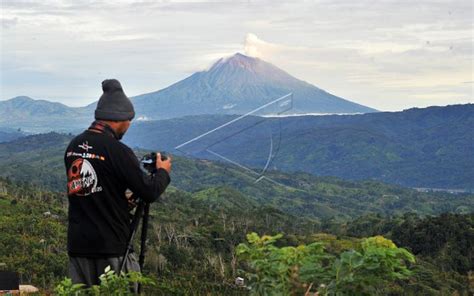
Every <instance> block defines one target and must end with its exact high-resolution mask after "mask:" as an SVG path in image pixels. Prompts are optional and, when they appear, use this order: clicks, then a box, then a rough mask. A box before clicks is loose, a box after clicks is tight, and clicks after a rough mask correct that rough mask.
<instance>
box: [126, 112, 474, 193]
mask: <svg viewBox="0 0 474 296" xmlns="http://www.w3.org/2000/svg"><path fill="white" fill-rule="evenodd" d="M235 118H236V116H223V115H209V116H189V117H183V118H176V119H170V120H161V121H150V122H137V123H135V124H134V125H132V127H131V130H130V132H129V133H128V134H127V135H126V137H125V139H124V140H125V141H126V142H127V143H129V144H130V145H132V146H138V147H142V148H147V149H158V150H167V151H175V150H174V148H175V147H176V146H178V145H180V144H182V143H185V142H186V141H188V140H191V139H193V138H194V137H197V136H199V135H201V134H202V133H205V132H208V131H210V130H212V129H214V128H216V127H219V126H220V125H222V124H224V123H227V122H229V121H231V120H233V119H235ZM204 147H205V148H206V149H207V148H210V149H211V150H212V151H214V152H216V153H218V154H220V155H222V156H224V157H226V158H228V159H231V160H233V161H237V162H239V163H241V164H244V165H247V166H251V167H258V168H263V167H264V165H265V163H266V161H267V159H268V156H269V153H270V152H272V154H273V155H274V159H273V161H272V162H271V163H270V168H272V169H277V170H281V171H285V172H290V171H294V172H297V171H304V172H308V173H312V174H314V175H318V176H336V177H340V178H343V179H350V180H365V179H372V180H377V181H382V182H387V183H391V184H396V185H402V186H408V187H429V188H455V189H464V190H474V154H473V152H472V151H474V105H473V104H466V105H453V106H446V107H429V108H423V109H419V108H413V109H409V110H405V111H403V112H378V113H369V114H361V115H330V116H299V117H284V118H267V119H262V118H260V117H247V118H245V119H243V120H239V121H237V122H236V123H233V124H231V125H228V126H226V127H225V128H222V129H220V130H218V131H216V132H213V133H211V134H209V135H206V136H205V137H203V138H200V139H199V140H198V141H195V142H193V143H192V144H188V145H186V146H184V147H182V148H181V150H183V151H184V152H186V153H189V154H190V155H192V156H194V157H201V158H203V157H205V158H209V159H216V157H215V155H214V154H211V153H206V151H205V150H206V149H204Z"/></svg>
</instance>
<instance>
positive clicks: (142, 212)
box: [119, 199, 150, 294]
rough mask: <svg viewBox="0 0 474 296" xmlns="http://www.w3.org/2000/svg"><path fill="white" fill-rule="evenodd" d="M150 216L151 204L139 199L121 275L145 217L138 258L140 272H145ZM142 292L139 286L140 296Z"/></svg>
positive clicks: (121, 266) (121, 267)
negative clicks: (141, 221) (141, 220)
mask: <svg viewBox="0 0 474 296" xmlns="http://www.w3.org/2000/svg"><path fill="white" fill-rule="evenodd" d="M149 216H150V204H149V203H147V202H145V201H143V200H141V199H139V200H138V205H137V208H136V210H135V214H134V215H133V219H132V223H131V225H130V228H131V233H130V237H129V238H128V243H127V249H126V251H125V254H124V256H123V258H122V263H121V264H120V271H119V274H121V273H122V271H123V270H124V267H125V262H126V260H127V257H128V255H129V254H130V253H131V252H133V239H134V238H135V234H136V233H137V230H138V226H139V225H140V219H141V218H142V217H143V223H142V233H141V242H140V256H139V257H138V264H139V265H140V271H143V265H144V263H145V253H146V237H147V233H148V218H149ZM140 292H141V285H140V284H138V294H140Z"/></svg>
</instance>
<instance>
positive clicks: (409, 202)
mask: <svg viewBox="0 0 474 296" xmlns="http://www.w3.org/2000/svg"><path fill="white" fill-rule="evenodd" d="M70 139H71V136H69V135H61V134H56V133H49V134H44V135H36V136H29V137H25V138H21V139H18V140H15V141H13V142H8V143H0V167H1V168H2V170H0V176H3V177H8V178H10V179H12V180H15V181H20V182H26V183H29V184H35V185H36V186H38V187H39V188H45V189H47V190H52V191H59V192H63V191H64V188H65V187H64V186H65V185H64V184H65V178H66V174H65V170H64V167H63V166H64V164H63V154H64V150H65V147H66V145H67V143H68V142H69V141H70ZM138 153H139V154H140V153H144V151H138ZM173 168H174V169H173V172H172V175H171V178H172V183H171V184H172V186H174V187H176V188H177V189H179V190H182V191H186V192H190V193H197V192H198V191H203V194H201V197H200V198H201V199H206V198H210V196H211V195H212V192H213V191H215V190H217V189H212V188H216V187H217V188H218V187H220V188H225V189H220V190H218V191H219V192H220V193H219V195H216V194H214V196H215V197H216V196H221V195H223V194H224V195H225V193H223V192H224V191H226V190H229V189H230V188H231V189H233V190H234V191H233V193H232V194H231V195H235V192H237V191H238V192H239V194H240V196H239V197H236V199H235V201H233V202H234V203H239V200H240V199H241V198H244V199H246V200H249V203H252V204H254V203H255V202H256V203H258V204H260V205H266V206H271V207H274V208H277V209H279V210H282V211H284V212H286V213H290V214H293V215H297V216H305V217H309V218H311V219H315V218H318V219H329V218H332V217H337V218H339V219H342V220H347V219H351V218H356V217H359V216H362V215H366V214H369V213H380V214H383V215H385V216H390V215H396V214H403V213H405V212H415V213H418V214H419V215H437V214H441V213H444V212H456V213H469V212H472V211H473V210H474V195H472V194H459V195H453V194H449V193H435V192H433V193H421V192H417V191H416V190H412V189H408V188H403V187H400V186H395V185H387V184H384V183H380V182H376V181H358V182H351V181H345V180H341V179H338V178H332V177H315V176H313V175H310V174H306V173H283V172H280V171H271V172H269V173H268V177H270V178H272V179H273V180H276V181H278V182H279V183H281V184H283V185H284V186H281V185H278V184H274V183H272V182H269V181H266V180H262V181H260V182H258V183H255V179H254V178H253V177H251V176H249V175H248V174H246V173H244V172H243V171H242V170H240V169H238V168H236V167H235V166H232V165H227V164H223V163H219V162H213V161H208V160H195V159H189V158H184V157H178V156H175V158H174V165H173ZM208 193H209V194H210V195H208ZM227 195H229V194H227ZM206 196H207V197H206ZM250 200H251V201H253V202H250ZM242 204H244V205H246V204H247V202H242Z"/></svg>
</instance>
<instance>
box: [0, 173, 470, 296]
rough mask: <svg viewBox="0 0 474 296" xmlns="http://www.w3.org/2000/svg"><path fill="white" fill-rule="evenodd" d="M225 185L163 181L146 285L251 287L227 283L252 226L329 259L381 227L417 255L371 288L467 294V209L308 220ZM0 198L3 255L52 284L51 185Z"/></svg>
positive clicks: (240, 269)
mask: <svg viewBox="0 0 474 296" xmlns="http://www.w3.org/2000/svg"><path fill="white" fill-rule="evenodd" d="M225 192H226V194H219V193H217V194H218V195H214V196H213V195H212V192H209V193H211V194H210V195H207V193H206V194H205V195H203V193H202V192H200V193H196V194H193V193H189V192H185V191H181V190H177V189H175V188H170V189H169V190H168V191H167V193H166V194H165V195H166V198H165V200H164V201H163V202H161V203H157V204H153V206H152V212H151V225H150V228H149V241H148V246H149V248H148V253H147V257H146V264H145V273H146V274H147V275H149V276H150V277H152V278H154V279H155V280H156V281H157V286H155V287H149V288H148V289H149V290H147V291H148V292H147V293H149V294H150V295H189V294H193V295H208V293H211V294H212V295H248V291H247V290H246V289H242V288H240V287H237V286H235V285H234V284H233V282H234V279H235V277H236V276H243V277H245V275H246V271H249V269H248V264H249V263H251V262H250V261H247V260H246V259H245V258H244V257H240V256H238V255H237V254H236V247H237V245H238V244H240V243H243V242H245V241H246V239H245V236H246V234H247V233H250V232H253V231H255V232H257V233H259V234H277V233H282V234H283V236H282V237H281V239H279V240H278V241H277V246H279V247H283V246H298V245H301V244H306V245H309V244H312V243H318V244H322V246H324V249H325V252H327V254H328V256H336V257H337V256H339V254H342V253H344V252H346V251H348V252H351V251H350V250H352V249H355V250H360V247H361V243H362V242H363V241H364V239H360V238H362V237H368V236H374V235H384V236H386V237H387V238H390V239H392V240H393V241H394V242H395V243H396V244H397V245H398V246H399V247H405V248H407V249H408V250H409V251H411V252H413V253H414V254H415V255H416V261H415V263H410V264H408V266H407V267H408V269H409V270H411V273H412V274H411V275H410V276H409V278H408V279H407V280H391V281H388V282H386V283H385V284H384V285H383V286H380V287H378V288H377V289H378V291H379V292H380V293H382V294H383V295H401V294H403V295H451V294H452V293H454V292H455V291H457V293H458V294H457V295H468V294H469V293H472V290H471V292H469V291H470V290H469V289H472V287H471V288H469V278H468V271H469V270H472V264H473V261H472V257H473V253H472V250H473V246H472V241H473V240H472V228H473V227H474V222H473V218H474V217H473V216H472V214H470V215H469V214H464V215H441V216H438V217H427V218H418V217H416V215H414V214H406V215H401V216H400V215H396V216H387V217H382V216H378V215H375V216H365V217H360V218H358V219H355V220H352V221H346V222H337V221H335V220H334V219H332V220H309V219H305V218H299V217H296V216H292V215H289V214H286V213H284V212H282V211H280V210H278V209H276V208H272V207H262V206H257V205H255V204H254V203H253V202H252V201H249V200H247V199H245V198H244V199H242V198H241V196H240V195H239V194H238V193H236V192H233V191H232V190H229V191H227V190H226V191H225ZM214 194H216V192H214ZM204 196H206V197H204ZM207 196H209V197H207ZM216 196H219V198H218V199H217V198H216ZM236 199H237V200H238V202H236ZM0 204H1V205H2V206H1V208H0V212H1V215H0V230H1V232H2V234H3V235H2V236H1V237H0V245H1V246H2V248H1V249H0V262H3V263H6V264H7V267H8V268H9V269H12V270H17V271H18V272H20V274H21V277H22V281H23V282H27V283H33V284H35V285H37V286H39V287H40V288H41V289H42V291H43V292H46V291H48V290H49V291H51V290H52V288H53V286H54V285H55V283H57V282H58V281H59V279H60V278H61V277H63V276H64V275H65V272H66V259H67V257H66V252H65V229H66V228H65V226H66V204H67V203H66V202H65V200H64V198H63V197H62V196H61V195H58V194H56V193H52V192H47V191H39V190H38V189H37V187H32V186H27V185H18V184H16V183H12V182H11V181H8V180H4V179H0ZM242 209H245V210H242ZM407 225H409V226H408V227H407ZM438 225H439V226H438ZM440 226H441V227H440ZM413 229H415V231H412V230H413ZM427 236H429V239H428V240H426V239H427ZM433 242H435V244H432V243H433ZM301 272H303V271H301ZM245 278H246V277H245ZM248 280H249V279H248V278H246V281H248ZM249 283H250V282H249ZM369 286H370V285H369ZM367 287H368V286H366V288H367Z"/></svg>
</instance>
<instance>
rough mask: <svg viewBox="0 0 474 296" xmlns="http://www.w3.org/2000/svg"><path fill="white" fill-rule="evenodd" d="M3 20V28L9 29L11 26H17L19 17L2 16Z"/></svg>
mask: <svg viewBox="0 0 474 296" xmlns="http://www.w3.org/2000/svg"><path fill="white" fill-rule="evenodd" d="M1 22H2V28H3V29H9V28H11V27H13V26H15V25H16V24H18V18H17V17H13V18H2V19H1Z"/></svg>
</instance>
